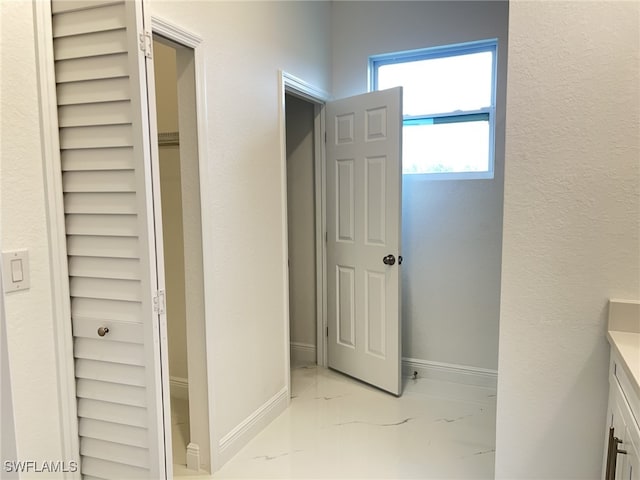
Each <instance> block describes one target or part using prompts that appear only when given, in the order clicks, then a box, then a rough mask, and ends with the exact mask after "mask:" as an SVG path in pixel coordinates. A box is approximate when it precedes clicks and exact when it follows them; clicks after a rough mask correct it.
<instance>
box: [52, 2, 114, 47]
mask: <svg viewBox="0 0 640 480" xmlns="http://www.w3.org/2000/svg"><path fill="white" fill-rule="evenodd" d="M57 3H58V2H56V1H54V2H52V4H53V5H56V4H57ZM53 11H55V8H54V9H53ZM126 26H127V13H126V9H125V6H124V2H122V3H120V4H116V5H108V6H105V7H101V8H87V9H83V10H75V11H67V12H64V13H62V14H54V16H53V38H59V37H66V36H69V35H80V34H83V33H93V32H103V31H105V30H115V29H118V28H125V27H126Z"/></svg>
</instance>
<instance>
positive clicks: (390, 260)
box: [382, 254, 396, 265]
mask: <svg viewBox="0 0 640 480" xmlns="http://www.w3.org/2000/svg"><path fill="white" fill-rule="evenodd" d="M382 263H384V264H385V265H393V264H394V263H396V257H394V256H393V255H391V254H389V255H387V256H386V257H384V258H383V259H382Z"/></svg>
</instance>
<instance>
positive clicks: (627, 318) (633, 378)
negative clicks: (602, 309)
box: [607, 300, 640, 397]
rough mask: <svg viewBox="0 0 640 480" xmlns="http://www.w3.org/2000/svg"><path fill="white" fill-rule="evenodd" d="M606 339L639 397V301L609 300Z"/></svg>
mask: <svg viewBox="0 0 640 480" xmlns="http://www.w3.org/2000/svg"><path fill="white" fill-rule="evenodd" d="M607 339H608V340H609V343H610V344H611V347H612V348H613V349H614V350H615V351H616V353H617V354H618V356H619V357H620V358H621V359H622V362H623V368H624V370H625V373H626V374H627V376H628V377H629V379H630V383H631V385H632V387H633V389H634V390H635V393H636V395H637V396H638V397H640V302H637V301H628V300H610V301H609V326H608V332H607Z"/></svg>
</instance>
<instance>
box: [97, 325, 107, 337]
mask: <svg viewBox="0 0 640 480" xmlns="http://www.w3.org/2000/svg"><path fill="white" fill-rule="evenodd" d="M107 333H109V328H108V327H100V328H99V329H98V335H99V336H101V337H104V336H105V335H106V334H107Z"/></svg>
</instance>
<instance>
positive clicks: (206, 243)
mask: <svg viewBox="0 0 640 480" xmlns="http://www.w3.org/2000/svg"><path fill="white" fill-rule="evenodd" d="M151 34H152V35H154V34H157V35H160V36H162V37H164V38H166V39H167V40H170V41H171V42H173V43H176V44H178V45H180V46H182V47H186V48H190V49H191V50H193V61H194V70H195V72H194V77H195V88H194V90H195V91H194V94H195V117H196V118H195V120H196V127H197V128H196V135H197V139H198V141H197V150H198V176H199V184H200V225H201V236H202V267H203V272H202V273H203V278H202V282H203V290H204V291H205V292H206V291H207V285H211V284H212V283H213V279H212V278H211V277H210V276H211V271H212V269H211V268H207V266H209V265H212V264H213V259H212V255H211V252H213V247H212V246H213V239H212V232H213V222H212V219H211V218H212V217H211V215H209V214H208V213H207V209H206V206H207V205H209V204H210V203H209V201H208V200H207V195H208V193H207V192H208V191H209V189H208V188H207V186H208V185H210V183H209V177H208V163H207V158H208V154H207V141H206V138H207V108H206V102H205V100H206V95H205V69H204V44H203V43H204V42H203V40H202V38H201V37H200V36H198V35H196V34H195V33H193V32H190V31H188V30H186V29H184V28H182V27H181V26H178V25H175V24H173V23H171V22H168V21H167V20H165V19H164V18H162V17H159V16H157V15H153V14H151ZM154 101H155V100H154ZM158 161H159V158H158ZM160 221H161V219H160ZM203 302H204V318H203V325H202V328H203V329H204V340H205V342H204V345H201V344H199V343H196V342H193V343H192V345H191V346H190V347H189V348H188V349H187V355H188V363H189V365H193V364H202V359H204V366H203V367H204V368H205V369H206V371H205V375H206V378H207V382H206V385H208V386H209V388H208V389H205V391H198V392H197V393H198V394H199V395H198V396H199V397H202V396H206V400H205V402H206V403H207V412H206V413H207V418H208V425H207V432H208V435H207V437H208V442H206V443H207V445H201V444H200V443H196V442H191V441H190V444H189V445H188V448H187V463H189V458H192V460H194V461H197V462H198V464H200V463H201V461H204V465H205V467H207V468H208V469H209V472H210V473H213V471H214V468H215V467H216V465H217V461H216V460H217V458H216V451H215V448H214V445H215V442H214V438H216V437H214V435H213V433H214V425H213V423H214V422H213V419H212V416H213V415H212V412H213V403H212V402H213V400H212V397H213V395H212V394H211V392H212V388H211V386H212V385H213V382H214V379H213V374H212V372H213V366H212V365H210V363H211V359H212V357H213V356H212V355H208V353H207V345H212V344H213V343H212V342H213V334H212V332H211V329H207V328H206V325H207V324H209V325H211V324H212V323H213V319H212V318H210V317H211V312H212V311H213V305H212V304H211V302H212V300H211V298H210V296H208V295H204V298H203ZM198 326H199V325H196V327H198ZM190 327H193V325H190V324H189V323H187V339H189V338H200V337H201V332H199V331H195V330H196V329H195V328H190ZM162 334H163V335H165V336H166V335H167V331H166V325H165V329H164V331H163V332H162ZM167 345H168V343H167ZM166 357H168V356H165V358H166ZM163 373H166V376H167V378H169V369H168V367H167V369H166V372H163ZM200 373H202V372H200ZM189 377H191V375H189ZM194 387H196V385H192V382H189V395H190V400H189V405H190V415H191V392H192V391H193V390H194ZM197 390H201V389H197ZM169 393H170V392H169V391H167V392H166V396H167V397H168V396H169ZM200 400H202V399H200ZM198 403H204V402H202V401H200V402H198ZM164 407H165V410H164V414H165V422H169V423H168V424H169V425H171V411H170V407H169V402H165V403H164ZM197 414H198V413H197V412H196V415H197ZM193 428H194V427H193V425H191V426H190V430H191V431H193ZM165 431H166V430H165ZM165 437H166V435H165ZM190 440H192V439H190ZM204 446H206V447H207V450H208V451H207V452H206V453H205V455H204V459H202V460H201V458H202V453H201V452H202V448H203V447H204ZM172 455H173V452H172Z"/></svg>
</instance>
